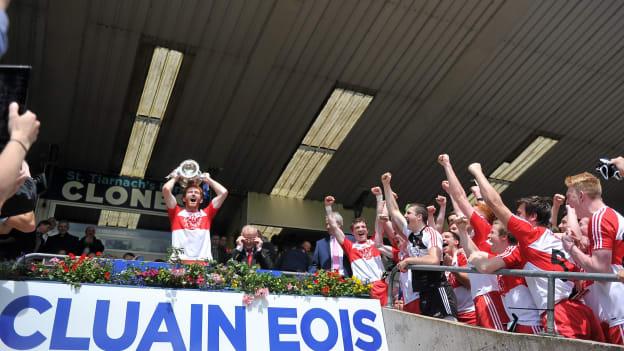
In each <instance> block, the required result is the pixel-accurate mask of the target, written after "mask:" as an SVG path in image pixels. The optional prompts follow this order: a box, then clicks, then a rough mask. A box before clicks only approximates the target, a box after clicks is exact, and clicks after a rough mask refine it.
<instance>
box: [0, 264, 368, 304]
mask: <svg viewBox="0 0 624 351" xmlns="http://www.w3.org/2000/svg"><path fill="white" fill-rule="evenodd" d="M173 262H174V263H171V264H169V265H168V266H167V267H163V268H158V269H156V268H152V267H148V266H147V265H145V264H143V265H139V266H136V267H128V268H127V269H125V270H124V271H123V272H119V273H113V267H112V264H111V262H110V261H109V260H105V259H101V258H99V257H94V258H90V257H86V256H85V255H82V256H80V257H76V256H74V255H70V256H69V257H67V258H65V259H62V260H61V259H56V258H55V259H52V260H50V261H47V262H36V263H32V264H30V265H29V266H28V267H27V268H28V270H27V271H26V275H27V277H29V278H30V279H33V278H34V279H45V280H53V281H60V282H64V283H68V284H71V285H73V286H75V287H78V286H80V284H82V283H99V284H120V285H139V286H154V287H165V288H193V289H204V290H233V291H239V292H244V293H246V294H250V296H255V297H261V296H266V295H267V294H269V292H270V293H272V294H287V295H324V296H367V294H368V293H369V291H370V285H368V284H363V283H362V282H361V281H359V280H358V279H357V278H343V277H342V276H340V274H338V273H337V272H329V271H322V270H321V271H318V272H317V273H315V274H314V275H286V274H282V275H280V276H274V275H273V274H271V273H259V272H256V269H257V267H255V266H253V267H249V266H247V265H246V264H244V263H239V262H236V261H232V260H230V261H229V262H228V263H227V264H215V263H214V262H197V263H193V264H183V263H181V262H180V261H179V260H173ZM8 272H11V271H8ZM8 272H5V274H3V275H4V276H6V277H9V276H10V275H9V274H8ZM12 272H13V273H14V274H13V278H14V277H15V276H17V275H19V274H18V273H17V271H15V270H13V271H12ZM251 300H253V297H252V298H251Z"/></svg>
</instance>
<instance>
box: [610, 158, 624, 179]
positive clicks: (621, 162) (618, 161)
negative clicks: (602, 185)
mask: <svg viewBox="0 0 624 351" xmlns="http://www.w3.org/2000/svg"><path fill="white" fill-rule="evenodd" d="M611 163H612V164H613V165H614V166H615V167H616V168H617V169H618V171H620V174H621V175H622V174H624V157H622V156H620V157H616V158H612V159H611Z"/></svg>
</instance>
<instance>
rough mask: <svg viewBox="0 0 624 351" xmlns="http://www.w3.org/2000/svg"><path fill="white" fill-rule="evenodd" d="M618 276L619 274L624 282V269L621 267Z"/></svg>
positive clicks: (619, 277)
mask: <svg viewBox="0 0 624 351" xmlns="http://www.w3.org/2000/svg"><path fill="white" fill-rule="evenodd" d="M617 276H618V279H619V280H620V281H621V282H622V283H624V269H620V270H619V271H618V272H617Z"/></svg>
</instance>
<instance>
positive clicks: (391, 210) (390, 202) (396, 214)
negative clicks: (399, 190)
mask: <svg viewBox="0 0 624 351" xmlns="http://www.w3.org/2000/svg"><path fill="white" fill-rule="evenodd" d="M391 180H392V174H390V172H386V173H384V174H383V175H382V176H381V184H383V189H384V194H385V199H386V206H387V207H388V214H389V215H390V218H391V219H392V222H393V223H394V224H395V225H396V226H397V227H399V228H405V227H406V226H407V221H406V220H405V217H403V213H401V210H400V209H399V204H398V203H397V201H396V199H395V198H394V196H393V195H392V193H393V192H392V187H391V186H390V181H391ZM401 233H402V231H401Z"/></svg>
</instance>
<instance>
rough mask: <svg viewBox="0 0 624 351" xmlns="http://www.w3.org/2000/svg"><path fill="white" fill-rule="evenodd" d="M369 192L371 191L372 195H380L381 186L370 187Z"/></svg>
mask: <svg viewBox="0 0 624 351" xmlns="http://www.w3.org/2000/svg"><path fill="white" fill-rule="evenodd" d="M371 193H373V195H375V196H377V195H381V194H382V192H381V188H380V187H378V186H375V187H372V188H371Z"/></svg>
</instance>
